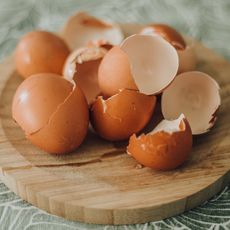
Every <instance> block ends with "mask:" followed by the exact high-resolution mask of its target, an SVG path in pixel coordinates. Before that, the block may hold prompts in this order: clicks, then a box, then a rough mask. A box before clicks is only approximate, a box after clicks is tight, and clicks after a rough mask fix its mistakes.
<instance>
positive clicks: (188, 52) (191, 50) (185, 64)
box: [177, 40, 197, 73]
mask: <svg viewBox="0 0 230 230" xmlns="http://www.w3.org/2000/svg"><path fill="white" fill-rule="evenodd" d="M186 42H187V45H186V47H185V49H183V50H177V53H178V57H179V69H178V73H183V72H187V71H193V70H195V69H196V65H197V57H196V53H195V47H194V43H193V42H192V41H191V40H186Z"/></svg>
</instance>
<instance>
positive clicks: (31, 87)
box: [12, 74, 89, 153]
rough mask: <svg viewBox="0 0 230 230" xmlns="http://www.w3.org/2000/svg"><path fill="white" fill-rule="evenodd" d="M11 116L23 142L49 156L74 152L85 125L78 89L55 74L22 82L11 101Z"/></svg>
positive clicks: (83, 103)
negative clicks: (34, 146) (21, 134)
mask: <svg viewBox="0 0 230 230" xmlns="http://www.w3.org/2000/svg"><path fill="white" fill-rule="evenodd" d="M12 115H13V118H14V120H15V121H16V122H17V123H18V124H19V125H20V126H21V128H22V129H23V130H24V131H25V134H26V136H27V138H28V139H29V140H31V142H32V143H34V144H35V145H36V146H38V147H39V148H41V149H43V150H45V151H47V152H49V153H67V152H71V151H72V150H74V149H75V148H77V147H78V146H79V145H80V144H81V142H82V141H83V139H84V138H85V136H86V132H87V128H88V123H89V115H88V105H87V102H86V99H85V96H84V94H83V93H82V91H81V90H80V88H79V87H78V86H76V85H75V83H74V82H73V81H72V82H70V81H68V80H66V79H64V78H62V77H61V76H59V75H55V74H36V75H34V76H31V77H30V78H28V79H26V80H25V81H24V82H22V84H21V85H20V86H19V88H18V89H17V91H16V94H15V96H14V99H13V105H12Z"/></svg>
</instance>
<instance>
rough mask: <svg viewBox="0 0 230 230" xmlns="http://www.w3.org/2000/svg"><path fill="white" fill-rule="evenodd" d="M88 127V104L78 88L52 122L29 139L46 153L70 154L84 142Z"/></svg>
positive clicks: (56, 113) (29, 136) (51, 119)
mask: <svg viewBox="0 0 230 230" xmlns="http://www.w3.org/2000/svg"><path fill="white" fill-rule="evenodd" d="M88 125H89V114H88V107H87V102H86V99H85V96H84V94H83V92H82V91H81V89H80V88H79V87H78V86H76V88H75V89H74V90H73V92H72V93H71V95H69V97H68V99H66V101H65V102H64V103H63V104H61V106H60V107H59V108H58V111H57V112H55V113H54V114H53V115H52V117H51V118H50V122H49V123H48V124H47V125H46V126H44V127H43V128H42V129H40V130H39V131H38V132H36V133H34V134H31V135H28V136H27V138H28V139H29V140H30V141H31V142H32V143H33V144H34V145H36V146H38V147H40V148H41V149H43V150H45V151H46V152H49V153H56V154H63V153H69V152H72V151H73V150H75V149H76V148H77V147H78V146H79V145H80V144H81V143H82V142H83V140H84V139H85V137H86V134H87V130H88Z"/></svg>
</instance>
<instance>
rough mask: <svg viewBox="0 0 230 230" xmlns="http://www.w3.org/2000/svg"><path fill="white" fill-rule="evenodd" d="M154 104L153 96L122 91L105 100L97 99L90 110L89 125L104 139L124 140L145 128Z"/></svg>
mask: <svg viewBox="0 0 230 230" xmlns="http://www.w3.org/2000/svg"><path fill="white" fill-rule="evenodd" d="M155 104H156V97H155V96H147V95H144V94H142V93H140V92H138V91H136V90H128V89H123V90H121V91H120V92H119V93H118V94H116V95H114V96H112V97H110V98H108V99H107V100H104V99H103V98H102V97H98V98H97V100H96V101H95V102H94V104H93V105H92V108H91V123H92V126H93V127H94V129H95V130H96V132H97V133H98V134H99V135H100V136H101V137H103V138H104V139H107V140H110V141H118V140H125V139H127V138H129V137H130V136H131V135H132V134H133V133H137V132H139V131H140V130H142V129H143V128H144V127H145V126H146V124H147V123H148V122H149V120H150V118H151V116H152V113H153V111H154V108H155Z"/></svg>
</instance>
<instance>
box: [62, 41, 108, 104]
mask: <svg viewBox="0 0 230 230" xmlns="http://www.w3.org/2000/svg"><path fill="white" fill-rule="evenodd" d="M100 45H101V46H102V45H104V43H103V44H101V43H100ZM101 46H96V45H91V46H87V47H82V48H80V49H76V50H75V51H73V52H72V53H71V54H70V55H69V57H68V58H67V59H66V62H65V65H64V69H63V75H64V77H65V78H66V79H73V80H74V81H75V82H76V83H77V84H78V85H79V86H80V87H81V89H82V91H83V92H84V94H85V96H86V99H87V101H88V103H89V104H90V103H92V102H93V101H94V100H95V99H96V97H97V96H98V95H99V94H100V93H101V89H100V88H99V85H98V67H99V65H100V63H101V60H102V58H103V57H104V55H105V54H106V53H107V49H106V48H103V47H101Z"/></svg>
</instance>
